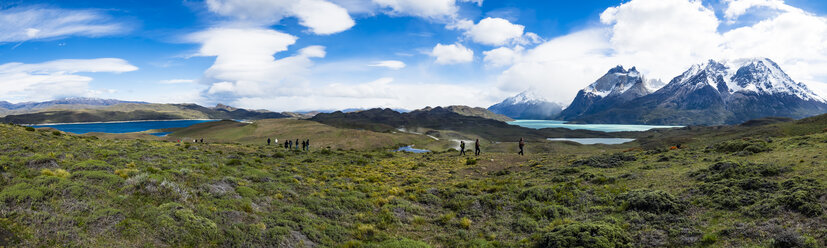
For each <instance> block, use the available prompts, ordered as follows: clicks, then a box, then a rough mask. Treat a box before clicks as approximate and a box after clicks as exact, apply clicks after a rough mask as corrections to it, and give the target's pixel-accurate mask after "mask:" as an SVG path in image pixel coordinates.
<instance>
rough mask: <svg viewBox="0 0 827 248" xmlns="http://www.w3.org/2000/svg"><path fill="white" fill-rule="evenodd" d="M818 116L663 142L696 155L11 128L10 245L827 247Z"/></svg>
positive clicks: (823, 148)
mask: <svg viewBox="0 0 827 248" xmlns="http://www.w3.org/2000/svg"><path fill="white" fill-rule="evenodd" d="M278 121H285V120H278ZM290 123H294V124H295V125H297V126H296V127H291V128H281V129H283V130H281V129H280V130H269V129H262V128H263V127H262V126H261V125H259V126H258V127H256V126H252V125H246V126H243V127H241V129H237V128H233V129H226V130H243V132H245V134H247V135H249V136H250V137H256V136H257V135H262V136H261V137H264V136H270V135H271V132H272V133H273V136H276V137H279V136H283V135H286V136H291V135H290V134H289V133H284V134H280V133H278V132H300V130H302V128H304V127H302V126H310V124H308V123H301V122H298V121H290V122H285V123H280V124H279V125H271V126H284V125H288V124H290ZM812 123H813V124H811V125H810V124H806V123H787V124H783V125H781V126H773V127H772V129H773V130H782V131H779V132H780V133H778V134H776V135H773V137H769V138H768V137H764V136H762V135H761V134H762V133H761V132H757V131H749V130H758V129H742V130H741V131H738V132H736V131H731V132H729V133H728V134H727V135H726V136H725V137H739V138H737V139H736V138H730V139H726V140H718V138H716V137H718V136H724V135H718V134H717V133H716V132H715V131H714V130H706V129H704V130H702V131H698V133H697V134H696V135H690V134H691V130H689V131H686V130H683V131H676V133H669V134H661V133H653V134H652V135H653V139H654V137H655V136H658V137H672V138H674V137H685V136H693V138H692V139H683V140H684V141H685V143H683V147H686V148H685V149H669V148H668V146H667V147H659V146H656V145H652V146H653V147H652V148H651V149H639V148H638V147H639V146H640V145H641V144H640V143H632V144H626V145H622V146H579V145H573V144H569V143H560V142H554V143H551V142H543V143H529V150H528V151H529V153H528V154H527V155H526V156H517V155H516V154H515V153H514V151H515V150H514V148H513V146H514V144H513V143H497V144H492V145H489V146H487V147H486V150H485V151H484V153H483V154H482V155H481V156H479V157H475V156H458V155H457V153H455V152H435V153H426V154H409V153H393V152H389V151H388V150H389V149H370V150H350V149H348V148H346V147H339V148H342V149H341V150H340V149H337V148H332V149H322V148H323V147H324V145H323V144H324V141H322V140H319V143H318V144H320V145H317V146H314V149H313V150H312V151H310V152H298V151H287V150H284V149H281V148H276V147H273V146H265V145H260V142H257V141H259V140H261V138H257V139H253V140H251V141H250V142H248V143H247V144H244V143H242V144H229V143H227V144H224V143H206V144H190V143H183V144H182V143H177V142H168V141H149V140H142V139H128V140H120V139H103V138H97V137H84V136H73V135H66V134H63V133H60V132H54V131H50V130H34V129H28V130H27V129H26V128H24V127H20V126H11V125H0V140H2V143H0V175H2V177H0V187H1V188H2V190H0V246H24V247H38V246H46V247H51V246H67V247H123V246H127V247H823V246H825V245H827V216H825V213H824V207H825V206H827V189H825V183H826V182H825V180H827V171H825V169H827V162H825V159H824V158H825V156H827V154H825V152H827V133H824V132H822V130H821V129H819V128H818V126H819V125H822V127H823V125H824V124H823V123H821V124H819V122H817V121H813V122H812ZM779 125H780V124H779ZM209 128H210V127H205V126H202V127H201V128H199V129H204V130H207V131H208V130H209ZM320 128H324V127H323V126H315V127H314V126H310V127H308V129H307V130H305V131H303V132H304V133H302V135H303V136H310V135H312V134H313V133H314V132H317V130H319V129H320ZM760 128H768V127H760ZM784 130H786V131H784ZM791 130H797V131H791ZM333 131H335V130H333ZM239 132H242V131H239ZM365 132H367V131H365ZM751 132H753V134H754V135H752V134H750V133H751ZM194 134H195V133H192V135H194ZM369 134H370V135H368V133H366V134H365V135H363V136H372V135H375V134H376V133H369ZM184 135H190V134H186V133H184ZM214 135H216V136H215V137H214V138H216V139H218V138H220V137H221V136H223V135H234V134H222V133H220V132H216V133H215V134H214ZM387 135H402V134H387ZM420 136H421V135H420ZM320 137H321V136H320ZM400 137H401V136H400ZM289 138H293V137H289ZM299 138H301V137H299ZM344 138H347V137H344ZM205 139H206V138H205ZM319 139H321V138H319ZM356 139H357V140H358V137H357V138H356ZM412 139H418V138H412ZM312 140H314V139H313V138H311V141H312ZM395 142H397V141H395V140H391V141H388V142H387V144H392V143H395ZM354 143H356V142H354ZM403 143H404V142H403ZM650 144H655V143H650ZM388 148H391V147H388Z"/></svg>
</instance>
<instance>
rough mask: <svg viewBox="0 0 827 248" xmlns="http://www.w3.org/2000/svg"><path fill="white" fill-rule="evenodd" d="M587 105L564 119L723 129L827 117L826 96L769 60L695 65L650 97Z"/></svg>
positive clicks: (582, 104)
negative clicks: (773, 120)
mask: <svg viewBox="0 0 827 248" xmlns="http://www.w3.org/2000/svg"><path fill="white" fill-rule="evenodd" d="M587 89H588V88H587ZM581 92H582V91H581ZM578 97H580V95H579V94H578ZM583 99H585V100H588V99H586V98H585V97H583V98H581V100H583ZM585 100H583V101H580V102H577V101H578V99H577V98H575V102H573V103H572V105H571V106H570V108H572V107H579V108H582V106H586V105H588V104H587V103H588V101H585ZM598 101H605V100H604V99H598ZM588 106H592V107H591V108H592V109H596V110H592V111H585V112H583V114H581V115H573V116H572V115H569V116H566V117H567V118H565V119H566V120H572V121H577V122H586V123H629V124H671V125H720V124H737V123H743V122H745V121H748V120H751V119H759V118H764V117H770V116H772V117H789V118H796V119H798V118H804V117H808V116H813V115H818V114H823V113H825V112H827V102H825V100H824V99H823V98H822V97H820V96H818V95H816V94H815V93H813V92H812V91H811V90H809V89H808V88H807V87H806V86H805V85H803V84H801V83H797V82H795V81H793V80H792V79H791V78H790V77H789V76H788V75H787V74H786V73H784V72H783V71H782V70H781V68H780V67H778V65H777V64H775V62H772V61H771V60H769V59H744V60H736V61H731V62H729V63H722V62H716V61H712V60H710V61H708V62H706V63H703V64H699V65H695V66H692V67H691V68H690V69H689V70H687V71H686V72H684V73H683V74H681V75H680V76H677V77H675V78H674V79H672V80H671V81H670V82H669V84H667V85H666V86H664V87H663V88H661V89H659V90H657V91H655V92H653V93H651V94H647V95H642V96H640V97H637V98H634V99H632V100H628V101H626V102H621V103H617V102H615V103H613V105H612V106H609V107H608V108H605V109H597V108H595V107H594V106H599V104H597V103H591V105H588ZM575 110H576V109H575ZM567 111H568V109H567ZM565 113H567V112H566V111H564V114H565Z"/></svg>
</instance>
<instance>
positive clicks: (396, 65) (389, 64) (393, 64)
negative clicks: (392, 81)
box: [368, 60, 405, 70]
mask: <svg viewBox="0 0 827 248" xmlns="http://www.w3.org/2000/svg"><path fill="white" fill-rule="evenodd" d="M368 66H373V67H385V68H388V69H391V70H399V69H402V68H405V62H402V61H399V60H385V61H377V62H374V63H373V64H370V65H368Z"/></svg>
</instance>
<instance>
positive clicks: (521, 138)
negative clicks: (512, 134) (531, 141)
mask: <svg viewBox="0 0 827 248" xmlns="http://www.w3.org/2000/svg"><path fill="white" fill-rule="evenodd" d="M523 147H525V141H523V137H520V153H519V154H520V156H523V155H524V153H523Z"/></svg>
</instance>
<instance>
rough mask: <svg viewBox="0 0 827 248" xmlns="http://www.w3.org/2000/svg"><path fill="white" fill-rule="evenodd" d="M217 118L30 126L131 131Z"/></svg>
mask: <svg viewBox="0 0 827 248" xmlns="http://www.w3.org/2000/svg"><path fill="white" fill-rule="evenodd" d="M211 121H217V120H171V121H130V122H95V123H69V124H43V125H33V126H32V127H36V128H37V127H51V128H54V129H57V130H60V131H64V132H68V133H75V134H85V133H92V132H98V133H133V132H143V131H146V130H152V129H162V128H174V127H189V126H192V125H194V124H198V123H204V122H211ZM166 134H169V133H168V132H166V133H153V135H156V136H164V135H166Z"/></svg>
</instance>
